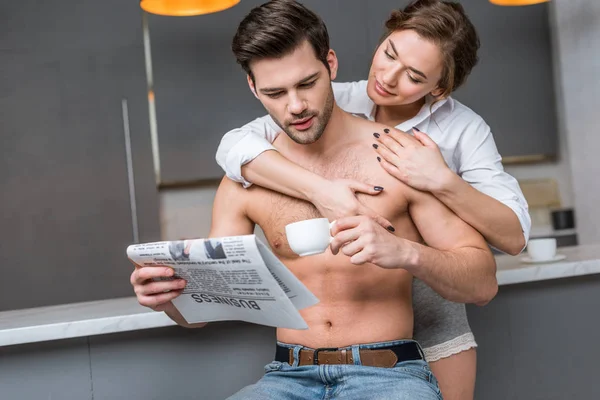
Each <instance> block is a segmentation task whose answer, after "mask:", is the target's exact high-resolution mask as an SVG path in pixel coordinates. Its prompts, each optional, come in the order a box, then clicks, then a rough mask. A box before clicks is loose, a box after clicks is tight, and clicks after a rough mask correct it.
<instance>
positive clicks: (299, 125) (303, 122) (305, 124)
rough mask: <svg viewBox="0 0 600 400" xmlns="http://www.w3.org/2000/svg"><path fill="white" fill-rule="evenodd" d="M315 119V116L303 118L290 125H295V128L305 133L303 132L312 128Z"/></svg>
mask: <svg viewBox="0 0 600 400" xmlns="http://www.w3.org/2000/svg"><path fill="white" fill-rule="evenodd" d="M313 118H314V115H312V116H310V117H307V118H302V119H299V120H297V121H294V122H292V123H290V125H293V126H294V128H296V129H298V130H301V131H303V130H306V129H308V128H310V127H311V125H312V122H313Z"/></svg>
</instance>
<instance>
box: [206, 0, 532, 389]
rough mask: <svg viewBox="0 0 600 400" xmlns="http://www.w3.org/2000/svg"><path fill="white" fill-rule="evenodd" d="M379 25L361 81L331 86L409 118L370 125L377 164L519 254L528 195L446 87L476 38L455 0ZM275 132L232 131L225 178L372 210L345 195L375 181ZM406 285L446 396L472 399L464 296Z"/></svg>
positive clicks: (368, 189) (341, 209)
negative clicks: (336, 176)
mask: <svg viewBox="0 0 600 400" xmlns="http://www.w3.org/2000/svg"><path fill="white" fill-rule="evenodd" d="M386 28H387V32H386V35H385V36H384V38H383V40H382V41H381V44H380V45H379V47H378V48H377V50H376V52H375V55H374V57H373V62H372V65H371V69H370V72H369V76H368V81H361V82H355V83H346V84H335V85H334V91H335V97H336V100H337V103H338V105H339V106H340V107H341V108H342V109H344V110H346V111H348V112H351V113H355V114H361V115H364V116H365V117H367V118H370V119H374V120H375V121H377V122H380V123H383V124H386V125H388V126H396V127H397V128H398V129H400V130H403V131H408V130H410V129H411V128H413V127H414V128H413V132H414V136H415V138H416V139H417V140H414V139H413V138H410V137H407V136H405V135H402V134H399V133H395V132H392V131H390V132H375V134H374V139H373V140H374V143H373V144H374V146H373V147H374V148H375V152H376V154H375V153H374V154H373V156H374V157H378V160H380V161H381V166H382V167H383V168H384V169H385V170H386V171H387V172H388V173H390V174H391V175H393V176H394V177H396V178H397V179H399V180H401V181H403V182H405V183H406V184H408V185H410V186H413V187H415V188H417V189H420V190H426V191H430V192H431V193H432V194H433V195H435V196H436V197H437V198H438V199H439V200H441V201H442V202H443V203H445V204H446V205H447V206H448V207H449V208H450V209H452V210H453V211H454V212H455V213H456V214H457V215H458V216H460V217H461V218H462V219H463V220H465V221H466V222H467V223H469V224H471V225H472V226H473V227H475V228H476V229H477V230H478V231H479V232H481V234H482V235H483V236H484V237H485V238H486V240H487V241H488V242H489V243H490V244H491V245H493V246H494V247H496V248H498V249H500V250H503V251H505V252H507V253H511V254H517V253H519V252H520V251H521V250H522V249H523V247H524V246H525V244H526V238H527V236H528V231H529V228H530V220H529V217H528V213H527V204H526V203H525V201H524V199H523V195H522V193H521V191H520V189H519V186H518V184H517V182H516V180H514V178H512V177H510V176H509V175H508V174H506V173H505V172H504V171H503V169H502V165H501V163H500V156H499V154H498V152H497V150H496V146H495V143H494V141H493V138H492V136H491V133H490V129H489V127H488V126H487V125H486V124H485V123H484V122H483V120H482V119H481V117H479V116H478V115H477V114H475V113H474V112H473V111H471V110H470V109H468V108H467V107H465V106H463V105H462V104H460V103H459V102H457V101H456V100H453V99H452V98H451V97H450V94H451V93H452V92H453V91H454V90H456V89H457V88H458V87H459V86H460V85H461V84H462V83H463V82H464V81H465V79H466V77H467V76H468V75H469V73H470V72H471V70H472V68H473V67H474V66H475V64H476V62H477V49H478V47H479V40H478V38H477V34H476V32H475V29H474V27H473V25H472V24H471V22H470V21H469V19H468V18H467V16H466V15H465V13H464V10H463V8H462V6H460V5H459V4H456V3H450V2H443V1H439V0H420V1H415V2H413V3H412V4H410V5H409V6H407V7H406V8H405V9H404V10H403V11H395V12H393V13H392V15H391V17H390V18H389V20H388V21H387V23H386ZM279 131H280V128H279V127H278V126H277V125H275V124H274V122H273V121H272V120H271V119H270V118H269V117H264V118H260V119H258V120H256V121H254V122H252V123H250V124H248V125H246V126H244V127H243V128H241V129H237V130H234V131H231V132H229V133H228V134H227V135H225V137H224V138H223V141H222V143H221V146H220V147H219V150H218V153H217V161H218V162H219V164H220V165H221V166H222V167H223V168H224V169H225V170H226V172H227V175H228V176H229V177H230V178H232V179H234V180H237V181H240V182H244V183H245V184H246V185H249V182H248V181H246V180H245V179H244V177H245V178H247V179H248V180H249V181H251V182H254V183H256V184H259V185H261V186H264V187H267V188H270V189H272V190H276V191H279V192H282V193H285V194H287V195H290V196H294V197H298V198H301V199H304V200H308V201H310V202H312V203H313V204H314V205H315V206H316V207H317V208H318V210H319V211H320V212H321V213H322V214H323V215H324V216H326V217H328V218H329V219H330V220H334V219H336V218H339V217H342V216H346V215H351V214H367V215H371V216H374V217H376V213H375V212H374V211H373V210H369V209H366V208H365V207H364V206H362V205H361V204H360V203H359V202H358V201H357V199H356V197H355V193H356V192H363V193H368V194H372V195H376V194H378V193H380V192H379V191H377V190H376V188H375V187H374V186H373V185H376V182H371V184H372V185H366V184H364V183H359V182H354V181H348V180H336V181H329V180H327V179H325V178H323V177H320V176H317V175H315V174H313V173H311V172H309V171H306V170H304V169H303V168H301V167H299V166H297V165H295V164H293V163H291V162H290V161H288V160H286V159H285V158H283V157H282V156H281V155H279V153H277V152H275V151H266V152H265V150H271V149H274V148H273V147H272V146H271V144H270V143H269V141H270V142H272V141H273V140H274V138H275V137H276V136H277V134H278V132H279ZM421 131H424V132H428V133H429V134H430V135H431V138H430V137H429V136H427V135H426V134H424V133H421ZM436 142H437V144H436ZM250 161H252V162H250ZM242 166H243V169H242ZM242 174H243V177H242ZM290 177H294V179H293V180H292V179H290ZM461 178H462V179H461ZM467 182H468V183H467ZM471 185H472V186H471ZM377 218H378V220H379V222H380V223H381V224H383V225H384V226H388V225H389V224H388V223H387V221H385V220H384V219H383V218H381V217H379V216H377ZM413 293H414V294H413V302H414V312H415V331H414V336H415V339H416V340H418V341H419V342H420V343H421V344H422V345H423V347H424V348H425V352H426V356H427V358H428V361H429V362H430V364H431V368H432V370H433V371H434V373H435V375H436V376H437V378H438V380H439V382H440V388H441V390H442V393H443V395H444V398H445V399H451V400H452V399H460V400H464V399H469V398H473V392H474V385H475V365H476V355H475V347H476V343H475V341H474V338H473V335H472V333H471V331H470V328H469V325H468V321H467V319H466V312H465V308H464V305H462V304H457V303H451V302H448V301H446V300H444V299H442V298H441V297H440V296H439V295H437V294H436V293H434V292H433V291H432V290H431V289H430V288H429V287H427V286H425V285H424V284H423V283H422V282H420V281H417V280H416V281H415V284H414V290H413Z"/></svg>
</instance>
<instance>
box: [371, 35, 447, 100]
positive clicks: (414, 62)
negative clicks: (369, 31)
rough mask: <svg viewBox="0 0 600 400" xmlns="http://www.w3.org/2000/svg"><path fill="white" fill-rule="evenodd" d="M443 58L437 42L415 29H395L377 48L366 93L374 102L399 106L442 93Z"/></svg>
mask: <svg viewBox="0 0 600 400" xmlns="http://www.w3.org/2000/svg"><path fill="white" fill-rule="evenodd" d="M442 69H443V59H442V53H441V52H440V49H439V48H438V46H437V45H436V44H435V43H432V42H430V41H428V40H425V39H423V38H421V37H420V36H419V35H418V34H417V33H416V32H415V31H412V30H402V31H395V32H393V33H392V34H391V35H390V36H388V37H387V38H386V39H385V40H384V41H383V43H381V45H380V46H379V47H378V48H377V51H376V52H375V56H374V57H373V63H372V64H371V70H370V71H369V83H368V85H367V93H368V95H369V97H370V98H371V100H373V102H375V104H377V105H380V106H397V105H408V104H412V103H414V102H416V101H418V100H420V99H422V98H423V97H425V96H426V95H427V94H429V93H431V94H433V95H434V96H437V95H440V94H441V93H442V92H443V90H441V89H439V88H438V86H437V85H438V82H439V81H440V78H441V77H442Z"/></svg>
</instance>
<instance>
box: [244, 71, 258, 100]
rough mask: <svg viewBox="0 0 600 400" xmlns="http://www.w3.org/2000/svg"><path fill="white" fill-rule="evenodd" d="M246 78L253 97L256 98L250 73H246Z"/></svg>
mask: <svg viewBox="0 0 600 400" xmlns="http://www.w3.org/2000/svg"><path fill="white" fill-rule="evenodd" d="M246 79H248V86H249V87H250V91H251V92H252V94H253V95H254V97H256V98H257V99H258V95H257V94H256V88H255V87H254V82H253V81H252V78H251V77H250V75H246Z"/></svg>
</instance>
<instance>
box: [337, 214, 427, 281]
mask: <svg viewBox="0 0 600 400" xmlns="http://www.w3.org/2000/svg"><path fill="white" fill-rule="evenodd" d="M331 234H332V235H333V240H332V241H331V252H332V253H333V254H338V252H339V251H340V250H341V251H342V253H344V254H345V255H347V256H348V257H350V262H351V263H353V264H364V263H372V264H375V265H377V266H379V267H381V268H390V269H392V268H402V267H403V266H406V265H408V264H410V265H412V263H414V258H415V257H416V251H415V249H414V248H413V247H412V245H411V243H412V242H410V241H409V240H406V239H402V238H399V237H397V236H395V235H394V234H393V233H390V232H388V231H387V230H386V229H383V228H382V227H381V226H380V225H379V224H377V223H375V221H373V220H372V219H371V218H369V217H366V216H357V217H346V218H341V219H339V220H337V221H336V222H335V224H334V225H333V227H332V228H331Z"/></svg>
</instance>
